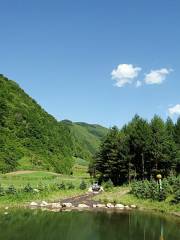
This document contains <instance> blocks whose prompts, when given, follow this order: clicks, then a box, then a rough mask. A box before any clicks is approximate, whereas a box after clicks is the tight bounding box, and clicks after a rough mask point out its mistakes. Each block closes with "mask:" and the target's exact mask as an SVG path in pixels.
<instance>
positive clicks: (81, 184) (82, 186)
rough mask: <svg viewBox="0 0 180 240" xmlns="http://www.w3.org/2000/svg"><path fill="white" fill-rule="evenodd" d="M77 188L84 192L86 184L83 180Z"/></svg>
mask: <svg viewBox="0 0 180 240" xmlns="http://www.w3.org/2000/svg"><path fill="white" fill-rule="evenodd" d="M79 188H80V189H81V190H85V189H86V188H87V184H86V183H85V181H84V180H83V181H82V182H81V183H80V185H79Z"/></svg>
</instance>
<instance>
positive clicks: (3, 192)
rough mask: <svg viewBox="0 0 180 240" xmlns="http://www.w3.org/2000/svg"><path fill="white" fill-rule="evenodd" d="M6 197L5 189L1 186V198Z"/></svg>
mask: <svg viewBox="0 0 180 240" xmlns="http://www.w3.org/2000/svg"><path fill="white" fill-rule="evenodd" d="M4 195H5V190H4V188H3V187H2V186H1V185H0V197H1V196H4Z"/></svg>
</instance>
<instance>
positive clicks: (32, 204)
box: [30, 202, 38, 207]
mask: <svg viewBox="0 0 180 240" xmlns="http://www.w3.org/2000/svg"><path fill="white" fill-rule="evenodd" d="M30 206H31V207H37V206H38V204H37V203H36V202H31V203H30Z"/></svg>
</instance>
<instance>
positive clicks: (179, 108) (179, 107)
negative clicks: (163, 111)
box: [168, 104, 180, 116]
mask: <svg viewBox="0 0 180 240" xmlns="http://www.w3.org/2000/svg"><path fill="white" fill-rule="evenodd" d="M168 112H169V114H170V115H171V116H173V115H180V104H176V105H175V106H174V107H170V108H169V109H168Z"/></svg>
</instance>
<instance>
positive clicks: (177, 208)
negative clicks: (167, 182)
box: [95, 187, 180, 213]
mask: <svg viewBox="0 0 180 240" xmlns="http://www.w3.org/2000/svg"><path fill="white" fill-rule="evenodd" d="M126 190H128V187H114V188H113V189H111V190H110V191H107V192H104V193H102V194H101V195H97V196H96V197H95V199H96V200H99V201H102V202H116V203H121V204H124V205H131V204H135V205H136V206H137V207H138V208H139V209H144V210H155V211H160V212H165V213H173V212H179V213H180V204H171V203H170V201H171V199H172V196H169V197H168V198H167V199H166V200H165V201H162V202H158V201H153V200H144V199H139V198H137V197H135V196H133V195H132V194H130V193H126V194H124V195H122V192H124V191H126Z"/></svg>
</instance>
